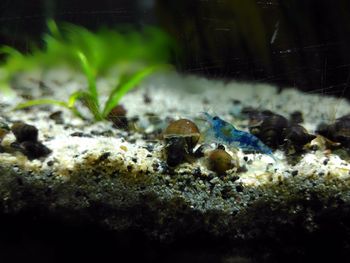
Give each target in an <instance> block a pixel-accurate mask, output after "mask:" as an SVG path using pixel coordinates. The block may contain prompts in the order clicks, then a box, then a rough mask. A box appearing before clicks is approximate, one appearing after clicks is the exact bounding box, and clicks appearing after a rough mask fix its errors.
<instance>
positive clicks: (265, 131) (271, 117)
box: [249, 111, 289, 149]
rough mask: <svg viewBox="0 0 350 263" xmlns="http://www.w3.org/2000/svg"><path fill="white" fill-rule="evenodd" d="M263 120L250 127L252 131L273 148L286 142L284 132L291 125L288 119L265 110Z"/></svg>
mask: <svg viewBox="0 0 350 263" xmlns="http://www.w3.org/2000/svg"><path fill="white" fill-rule="evenodd" d="M261 116H263V119H262V121H261V122H260V123H259V124H257V125H256V126H252V127H250V129H249V130H250V132H251V133H252V134H254V135H255V136H256V137H258V138H259V139H260V140H261V141H262V142H263V143H265V144H266V145H267V146H269V147H270V148H272V149H277V148H278V147H279V146H280V145H282V144H283V142H284V137H283V132H284V131H285V129H286V128H287V127H288V126H289V122H288V120H287V119H286V118H285V117H283V116H282V115H279V114H275V113H272V112H271V111H263V112H262V115H261Z"/></svg>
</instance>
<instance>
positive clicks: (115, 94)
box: [102, 65, 167, 118]
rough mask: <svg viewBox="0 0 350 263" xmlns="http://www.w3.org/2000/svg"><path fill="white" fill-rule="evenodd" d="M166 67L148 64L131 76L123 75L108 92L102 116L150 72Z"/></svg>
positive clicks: (105, 115)
mask: <svg viewBox="0 0 350 263" xmlns="http://www.w3.org/2000/svg"><path fill="white" fill-rule="evenodd" d="M165 68H167V67H166V66H164V65H162V66H159V65H158V66H149V67H146V68H144V69H142V70H140V71H138V72H136V73H134V74H132V75H131V76H128V75H123V76H122V77H121V78H120V82H119V84H118V85H117V87H115V88H114V89H113V90H112V92H111V93H110V95H109V97H108V100H107V102H106V104H105V107H104V109H103V113H102V116H103V117H104V118H106V117H107V115H108V114H109V113H110V112H111V110H112V109H113V108H114V107H115V106H117V105H118V103H119V101H120V99H121V98H122V97H123V96H124V95H125V94H126V93H127V92H128V91H130V90H131V89H133V88H135V87H136V85H137V84H139V83H140V82H141V81H142V80H143V79H144V78H146V77H147V76H149V75H151V74H152V73H154V72H155V71H157V70H160V69H165Z"/></svg>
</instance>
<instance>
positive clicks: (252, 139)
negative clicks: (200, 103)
mask: <svg viewBox="0 0 350 263" xmlns="http://www.w3.org/2000/svg"><path fill="white" fill-rule="evenodd" d="M204 115H205V117H206V120H207V121H208V122H209V124H210V126H211V129H209V131H208V136H210V137H213V138H215V140H217V141H220V142H222V143H224V144H228V145H232V146H234V147H237V148H240V149H242V150H243V151H253V152H260V153H263V154H267V155H269V156H271V157H272V158H273V159H274V160H276V158H275V157H274V155H273V152H272V150H271V149H270V148H269V147H268V146H266V145H265V144H264V143H263V142H262V141H260V140H259V139H258V138H257V137H256V136H254V135H253V134H251V133H249V132H245V131H241V130H237V129H236V128H235V127H234V126H233V125H232V124H230V123H228V122H226V121H224V120H222V119H220V118H219V117H218V116H211V115H210V114H208V113H206V112H204Z"/></svg>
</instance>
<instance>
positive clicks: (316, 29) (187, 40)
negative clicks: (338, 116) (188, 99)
mask: <svg viewBox="0 0 350 263" xmlns="http://www.w3.org/2000/svg"><path fill="white" fill-rule="evenodd" d="M47 18H55V19H56V20H57V21H68V22H72V23H76V24H80V25H84V26H86V27H88V28H90V29H96V28H98V27H100V26H102V25H103V26H106V25H107V26H113V25H116V24H120V23H131V24H134V25H136V26H142V25H145V24H154V25H157V26H159V27H161V28H163V29H164V30H165V31H167V32H169V33H170V34H171V35H172V36H173V37H174V38H175V39H176V40H177V41H178V44H179V46H180V50H182V52H181V53H178V54H175V55H174V59H173V62H174V63H175V64H176V66H177V68H178V69H179V70H180V71H183V72H190V73H196V74H201V75H205V76H209V77H211V78H225V79H232V78H234V79H243V80H253V81H259V82H268V83H273V84H277V85H279V86H282V87H283V86H295V87H298V88H300V89H303V90H308V91H313V92H317V93H327V94H333V95H337V96H338V95H339V96H341V95H345V96H347V97H349V96H350V89H348V86H349V80H350V74H349V72H350V71H349V69H350V21H349V20H350V1H348V0H308V1H304V0H268V1H267V0H191V1H188V0H176V1H175V0H133V1H130V0H118V1H115V0H99V1H94V2H88V1H83V0H61V1H50V0H46V1H45V0H31V1H23V0H1V1H0V41H1V43H2V44H8V45H12V46H15V47H17V48H19V49H21V50H24V51H26V50H28V49H29V47H30V45H31V43H33V41H34V42H37V43H41V35H42V33H43V32H44V31H45V21H46V19H47ZM275 32H277V33H275ZM274 34H276V37H275V38H274V37H273V35H274ZM41 44H42V43H41Z"/></svg>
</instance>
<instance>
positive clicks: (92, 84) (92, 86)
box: [77, 50, 98, 104]
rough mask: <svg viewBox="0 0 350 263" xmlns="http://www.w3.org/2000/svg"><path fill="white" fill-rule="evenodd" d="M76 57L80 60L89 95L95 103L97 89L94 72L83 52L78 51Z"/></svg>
mask: <svg viewBox="0 0 350 263" xmlns="http://www.w3.org/2000/svg"><path fill="white" fill-rule="evenodd" d="M77 55H78V58H79V60H80V63H81V66H82V68H83V71H84V74H85V76H86V78H87V80H88V89H89V93H90V94H91V96H92V98H93V100H95V101H96V102H97V100H98V94H97V87H96V78H95V72H94V70H93V68H92V67H91V65H90V63H89V61H88V60H87V58H86V56H85V54H84V53H83V52H81V51H79V50H78V51H77ZM97 104H98V103H97Z"/></svg>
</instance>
